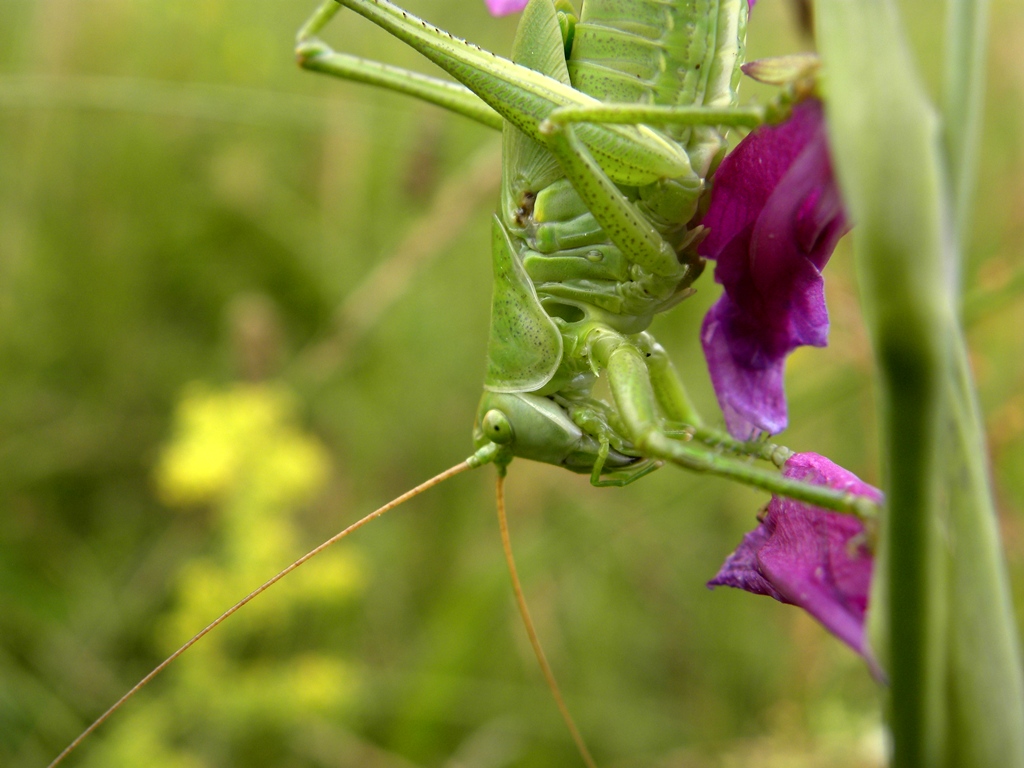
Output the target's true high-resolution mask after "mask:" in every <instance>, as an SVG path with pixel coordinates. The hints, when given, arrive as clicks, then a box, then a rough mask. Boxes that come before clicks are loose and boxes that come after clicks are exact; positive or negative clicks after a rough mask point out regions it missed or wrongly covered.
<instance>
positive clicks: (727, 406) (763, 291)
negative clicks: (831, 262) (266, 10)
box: [701, 99, 849, 439]
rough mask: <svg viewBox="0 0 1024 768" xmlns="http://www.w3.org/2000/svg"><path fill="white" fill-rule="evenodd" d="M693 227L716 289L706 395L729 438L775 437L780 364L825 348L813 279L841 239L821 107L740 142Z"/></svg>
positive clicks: (706, 332) (811, 106) (806, 106)
mask: <svg viewBox="0 0 1024 768" xmlns="http://www.w3.org/2000/svg"><path fill="white" fill-rule="evenodd" d="M702 223H703V224H704V226H706V227H707V228H708V230H709V234H708V237H707V239H706V240H704V242H703V243H702V245H701V255H703V256H705V257H707V258H709V259H714V260H716V261H717V265H716V267H715V281H716V282H719V283H721V284H722V285H723V286H724V287H725V293H724V294H723V296H722V297H721V298H720V299H719V300H718V302H717V303H716V304H715V305H714V306H713V307H712V308H711V310H710V311H709V312H708V314H707V316H706V317H705V318H704V325H703V327H702V329H701V342H702V344H703V346H704V355H705V357H706V358H707V360H708V368H709V370H710V373H711V380H712V383H713V384H714V387H715V392H716V394H717V395H718V400H719V402H720V403H721V405H722V410H723V412H724V413H725V415H726V423H727V425H728V427H729V431H730V432H731V433H732V434H733V435H734V436H736V437H739V438H742V439H747V438H750V437H752V436H754V435H755V434H756V433H757V432H758V431H765V432H769V433H771V434H775V433H777V432H780V431H782V430H783V429H784V428H785V426H786V398H785V392H784V390H783V369H784V367H785V362H786V356H787V355H789V353H790V352H792V351H793V350H794V349H796V348H797V347H799V346H802V345H811V346H816V347H823V346H825V344H826V342H827V340H828V311H827V310H826V308H825V293H824V283H823V282H822V279H821V269H822V268H824V266H825V264H826V263H828V259H829V257H830V256H831V255H832V251H833V250H834V249H835V246H836V243H837V242H838V241H839V238H840V237H842V235H843V234H844V233H845V232H846V231H847V230H848V229H849V227H848V225H847V222H846V215H845V212H844V210H843V203H842V199H841V197H840V195H839V190H838V188H837V186H836V184H835V179H834V177H833V175H832V163H831V159H830V157H829V150H828V138H827V135H826V132H825V120H824V114H823V111H822V106H821V102H819V101H817V100H813V99H812V100H808V101H804V102H802V103H801V104H798V105H797V106H796V107H795V108H794V109H793V114H792V116H791V117H790V118H789V120H787V121H786V122H784V123H782V124H781V125H777V126H762V127H761V128H758V129H757V130H756V131H754V132H753V133H751V134H750V135H749V136H747V137H746V138H745V139H744V140H743V141H741V142H740V144H739V146H737V147H736V149H735V150H734V151H733V152H732V153H731V154H729V155H728V156H727V157H726V158H725V160H724V161H722V164H721V166H720V167H719V168H718V170H717V171H716V173H715V177H714V186H713V188H712V192H711V203H710V206H709V208H708V212H707V215H706V216H705V217H704V220H703V222H702Z"/></svg>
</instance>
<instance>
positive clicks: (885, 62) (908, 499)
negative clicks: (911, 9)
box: [818, 0, 1024, 768]
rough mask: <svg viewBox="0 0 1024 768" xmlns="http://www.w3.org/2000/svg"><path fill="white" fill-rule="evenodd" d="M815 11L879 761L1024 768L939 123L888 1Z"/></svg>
mask: <svg viewBox="0 0 1024 768" xmlns="http://www.w3.org/2000/svg"><path fill="white" fill-rule="evenodd" d="M962 5H963V4H962ZM818 24H819V35H818V36H819V40H820V42H821V48H822V54H823V59H824V62H825V65H826V68H827V72H828V77H829V87H830V92H831V93H832V94H833V95H834V98H832V99H830V101H829V118H830V133H831V137H832V142H833V148H834V155H835V159H836V163H837V170H838V175H839V178H840V182H841V185H842V188H843V193H844V199H845V200H846V202H847V205H848V207H849V209H850V212H851V214H852V217H853V219H854V221H855V223H856V225H857V230H856V235H855V247H854V249H855V254H856V258H857V267H858V271H859V274H860V278H861V283H862V291H863V301H864V303H865V305H866V316H867V320H868V324H869V329H870V332H871V334H872V340H873V344H874V350H875V356H876V358H877V360H878V366H879V371H880V385H881V390H882V398H881V412H880V419H881V421H882V424H883V432H884V446H885V471H884V475H885V487H886V489H887V499H886V515H885V519H884V521H883V539H882V554H881V558H880V563H879V569H878V572H877V573H876V579H875V585H874V587H873V594H872V601H873V610H872V623H873V626H872V637H873V640H875V642H876V643H878V644H879V645H880V646H881V647H880V648H879V649H878V650H879V651H880V652H881V657H882V658H883V659H885V665H886V667H887V669H888V671H889V675H890V680H891V683H892V686H891V692H890V713H889V717H890V726H891V729H892V735H893V748H894V753H893V765H894V766H897V768H917V767H918V766H964V768H983V767H984V766H993V765H1001V766H1021V765H1024V744H1022V739H1024V736H1022V734H1024V727H1022V726H1024V718H1022V717H1021V713H1022V712H1024V709H1022V703H1021V701H1022V695H1021V687H1020V664H1019V654H1018V651H1017V639H1016V634H1015V629H1014V625H1013V616H1012V611H1011V610H1010V603H1009V600H1008V598H1007V597H1006V596H1007V595H1008V591H1007V587H1006V582H1005V572H1004V566H1003V564H1002V561H1001V556H1000V551H999V545H998V536H997V534H996V528H995V519H994V514H993V510H992V505H991V497H990V492H989V487H988V478H987V471H986V469H985V460H984V453H983V451H984V440H983V437H982V435H981V431H980V423H979V420H978V419H977V417H976V414H975V410H974V409H975V406H974V394H973V384H972V382H971V380H970V375H969V372H968V369H967V358H966V352H965V349H964V345H963V341H962V332H961V330H960V327H959V324H958V321H957V306H958V303H959V290H958V286H959V275H958V272H959V261H960V260H959V257H958V253H957V251H958V248H957V239H956V237H955V236H954V235H953V232H952V231H951V230H952V227H951V226H950V225H949V221H950V214H951V213H952V212H953V210H954V204H953V199H952V198H953V195H951V194H950V192H949V189H948V186H947V178H948V177H947V175H946V174H945V172H944V171H945V165H946V163H945V159H946V158H945V153H944V150H943V146H942V144H941V136H940V131H939V123H938V121H937V119H936V115H935V113H934V110H933V108H932V106H931V104H930V103H929V101H928V99H927V97H926V96H925V93H924V89H923V87H922V85H921V84H920V82H919V80H918V77H917V74H916V67H915V65H914V62H913V61H912V59H911V57H910V54H909V52H908V49H907V45H906V42H905V40H904V36H903V33H902V29H901V25H900V21H899V18H898V14H897V11H896V9H895V6H894V4H893V3H892V2H891V0H857V2H851V0H823V2H821V3H820V4H819V6H818ZM965 55H966V58H968V59H972V55H970V54H965ZM972 60H973V59H972ZM952 90H953V91H954V92H959V91H958V88H957V87H953V89H952ZM964 95H965V97H966V98H965V99H963V100H962V101H961V102H957V104H958V106H957V107H956V110H957V111H956V114H955V116H954V118H955V120H956V122H957V125H956V127H954V128H952V129H951V131H950V133H949V134H948V136H950V137H952V141H953V144H952V145H951V146H953V147H955V149H954V150H953V151H954V152H955V157H954V159H953V161H952V162H953V164H954V165H955V166H956V168H957V170H956V171H955V175H957V174H958V175H957V178H956V181H955V182H954V183H956V184H957V194H958V196H959V195H960V194H961V190H962V189H963V184H964V183H965V179H966V178H967V176H969V172H968V170H967V166H968V165H969V163H968V161H967V160H965V158H969V157H970V153H971V151H972V150H971V149H970V147H969V146H968V143H969V135H970V134H971V132H972V131H975V130H976V117H975V116H974V115H973V114H972V113H971V111H972V110H976V108H977V106H978V104H979V103H980V102H979V101H977V100H973V101H972V99H974V98H975V97H974V96H973V94H970V93H965V94H964ZM962 202H963V201H962V198H959V197H958V204H962ZM1000 681H1001V682H1000Z"/></svg>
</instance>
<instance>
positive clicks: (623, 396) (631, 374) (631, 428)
mask: <svg viewBox="0 0 1024 768" xmlns="http://www.w3.org/2000/svg"><path fill="white" fill-rule="evenodd" d="M591 350H592V353H593V354H594V356H595V357H596V359H597V360H598V361H599V364H600V365H601V366H602V367H603V368H604V369H605V370H606V371H607V374H608V384H609V387H610V388H611V391H612V397H613V398H614V399H615V404H616V406H617V408H618V410H619V414H620V415H621V417H622V420H623V423H624V425H625V427H626V431H627V432H628V434H629V437H630V439H631V440H632V442H633V444H634V445H635V446H636V448H637V450H638V451H640V452H641V453H643V454H644V455H646V456H648V457H650V458H652V459H661V460H663V461H670V462H672V463H673V464H676V465H678V466H681V467H683V468H685V469H689V470H692V471H694V472H706V473H708V474H713V475H718V476H720V477H727V478H729V479H731V480H735V481H737V482H740V483H743V484H745V485H750V486H753V487H755V488H761V489H762V490H765V491H769V492H770V493H774V494H778V495H781V496H788V497H790V498H794V499H797V500H799V501H804V502H807V503H809V504H813V505H815V506H819V507H824V508H826V509H832V510H835V511H837V512H846V513H852V514H857V515H860V516H863V517H871V516H873V515H874V514H875V513H876V511H877V509H876V506H875V505H874V504H872V503H871V502H868V501H867V500H866V499H862V498H859V497H857V496H854V495H853V494H850V493H845V492H843V491H837V490H834V489H832V488H826V487H823V486H816V485H808V484H806V483H802V482H799V481H797V480H792V479H789V478H786V477H783V476H782V475H781V474H779V473H777V472H772V471H769V470H764V469H761V468H760V467H757V466H754V465H752V464H750V463H749V462H747V461H743V460H741V459H737V458H734V457H731V456H725V455H722V454H720V453H718V452H716V451H714V450H713V449H711V448H708V447H707V446H704V445H701V444H699V443H694V442H692V441H686V440H680V439H678V438H675V437H673V436H671V435H669V434H668V433H667V432H666V429H665V426H664V422H663V416H662V412H661V410H660V408H659V403H658V398H657V396H656V395H655V390H654V387H653V386H652V383H651V371H650V369H649V368H648V364H647V353H646V352H644V351H643V350H641V349H640V347H638V346H637V345H636V344H635V343H633V342H632V341H630V340H629V339H627V338H626V337H624V336H621V335H619V334H616V333H611V332H608V331H602V332H599V333H597V334H596V338H595V339H594V340H593V342H592V344H591Z"/></svg>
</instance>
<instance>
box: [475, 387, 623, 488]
mask: <svg viewBox="0 0 1024 768" xmlns="http://www.w3.org/2000/svg"><path fill="white" fill-rule="evenodd" d="M473 441H474V443H475V445H476V447H477V448H482V447H483V446H484V445H486V444H487V443H488V442H491V443H497V444H499V445H504V446H508V447H509V448H510V449H511V451H512V455H513V456H518V457H520V458H523V459H532V460H533V461H542V462H544V463H545V464H554V465H556V466H560V467H565V468H566V469H571V470H572V471H573V472H590V471H591V470H593V468H594V463H595V462H596V461H597V458H598V452H599V451H600V448H601V446H600V444H599V443H598V441H597V440H595V439H594V438H593V437H591V436H590V435H588V434H586V433H585V432H583V430H581V429H580V428H579V427H578V426H576V425H575V424H574V423H573V422H572V420H571V419H570V418H569V416H568V414H567V413H566V412H565V409H563V408H562V407H561V406H560V405H558V404H557V403H555V402H554V401H552V400H550V399H549V398H547V397H540V396H538V395H532V394H528V393H519V392H516V393H501V392H484V396H483V397H482V398H481V399H480V407H479V408H478V409H477V416H476V424H475V425H474V427H473ZM637 461H638V459H635V458H633V457H631V456H624V455H623V454H621V453H618V452H617V451H615V450H610V451H609V452H608V458H607V459H606V460H605V469H606V470H608V471H611V470H614V469H622V468H623V467H628V466H630V465H631V464H634V463H636V462H637Z"/></svg>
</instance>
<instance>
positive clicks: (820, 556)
mask: <svg viewBox="0 0 1024 768" xmlns="http://www.w3.org/2000/svg"><path fill="white" fill-rule="evenodd" d="M783 475H784V476H785V477H790V478H793V479H796V480H802V481H804V482H806V483H812V484H814V485H825V486H828V487H830V488H836V489H838V490H843V491H849V492H850V493H854V494H857V495H858V496H865V497H867V498H869V499H871V500H872V501H875V502H881V500H882V494H881V493H880V492H879V491H878V489H876V488H874V487H872V486H870V485H868V484H867V483H865V482H863V481H862V480H861V479H860V478H858V477H857V476H856V475H854V474H853V473H852V472H848V471H847V470H845V469H843V468H842V467H840V466H838V465H836V464H833V463H832V462H831V461H829V460H828V459H826V458H825V457H824V456H819V455H818V454H816V453H797V454H794V455H793V456H791V457H790V459H789V460H788V461H787V462H786V466H785V468H784V469H783ZM863 532H864V526H863V524H862V523H861V521H860V520H859V519H858V518H856V517H854V516H853V515H843V514H839V513H838V512H829V511H827V510H824V509H821V508H820V507H814V506H811V505H809V504H806V503H804V502H801V501H794V500H793V499H787V498H781V497H778V496H773V497H772V500H771V501H770V502H769V504H768V509H767V512H766V514H765V515H764V518H763V519H762V520H761V523H760V525H758V526H757V528H755V529H754V530H753V531H751V532H750V533H748V534H747V535H746V536H744V537H743V541H742V542H741V543H740V545H739V547H738V548H737V549H736V551H735V552H733V553H732V554H731V555H729V557H728V558H727V559H726V561H725V564H724V565H722V569H721V570H720V571H719V572H718V575H717V576H715V578H714V579H712V580H711V581H709V582H708V586H709V587H717V586H722V585H724V586H728V587H736V588H738V589H745V590H746V591H748V592H753V593H754V594H757V595H768V596H769V597H774V598H775V599H776V600H778V601H780V602H783V603H788V604H790V605H797V606H800V607H801V608H803V609H804V610H805V611H807V612H808V613H809V614H811V615H812V616H813V617H814V618H815V619H817V620H818V621H819V622H821V624H822V625H823V626H824V627H825V629H827V630H828V631H829V632H831V633H832V634H834V635H835V636H836V637H838V638H839V639H840V640H842V641H843V642H844V643H846V644H847V645H849V646H850V647H851V648H853V649H854V650H855V651H857V653H859V654H861V655H862V656H863V657H864V658H865V659H866V660H867V662H868V665H869V666H870V667H871V670H872V673H873V674H874V675H875V677H877V678H879V679H884V675H883V674H882V672H881V670H880V669H879V667H878V664H877V662H876V661H875V659H874V657H873V656H872V655H871V652H870V649H869V648H868V646H867V640H866V638H865V633H864V616H865V614H866V612H867V609H868V593H869V591H870V589H871V572H872V567H873V565H874V557H873V555H872V553H871V551H870V550H869V549H868V548H867V545H866V543H865V542H864V541H863V535H862V534H863Z"/></svg>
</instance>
